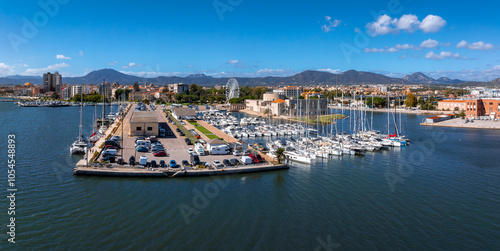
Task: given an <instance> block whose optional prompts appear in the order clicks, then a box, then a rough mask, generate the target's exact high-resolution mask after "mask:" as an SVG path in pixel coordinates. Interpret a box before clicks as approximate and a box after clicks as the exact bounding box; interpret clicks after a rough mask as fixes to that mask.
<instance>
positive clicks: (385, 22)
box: [366, 14, 446, 36]
mask: <svg viewBox="0 0 500 251" xmlns="http://www.w3.org/2000/svg"><path fill="white" fill-rule="evenodd" d="M445 25H446V21H445V20H444V19H443V18H441V17H440V16H435V15H428V16H427V17H425V18H424V20H422V22H420V21H419V20H418V17H417V16H416V15H412V14H408V15H403V16H401V18H399V19H398V18H391V17H390V16H388V15H385V14H384V15H382V16H379V17H378V18H377V19H376V21H374V22H370V23H368V24H367V25H366V29H367V32H368V34H370V35H371V36H377V35H386V34H389V33H398V32H399V31H406V32H409V33H413V32H414V31H416V30H421V31H423V32H424V33H435V32H438V31H439V30H440V29H441V28H442V27H444V26H445Z"/></svg>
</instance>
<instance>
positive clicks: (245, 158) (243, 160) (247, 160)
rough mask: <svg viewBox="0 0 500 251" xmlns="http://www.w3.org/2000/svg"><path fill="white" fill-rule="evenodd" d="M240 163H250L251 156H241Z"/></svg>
mask: <svg viewBox="0 0 500 251" xmlns="http://www.w3.org/2000/svg"><path fill="white" fill-rule="evenodd" d="M240 161H241V163H243V164H245V165H248V164H252V158H250V157H248V156H241V160H240Z"/></svg>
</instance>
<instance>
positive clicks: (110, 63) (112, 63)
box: [108, 61, 120, 65]
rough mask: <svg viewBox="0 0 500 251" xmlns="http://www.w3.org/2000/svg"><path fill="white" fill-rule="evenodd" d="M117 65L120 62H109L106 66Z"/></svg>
mask: <svg viewBox="0 0 500 251" xmlns="http://www.w3.org/2000/svg"><path fill="white" fill-rule="evenodd" d="M118 63H120V62H118V61H113V62H109V63H108V64H109V65H115V64H118Z"/></svg>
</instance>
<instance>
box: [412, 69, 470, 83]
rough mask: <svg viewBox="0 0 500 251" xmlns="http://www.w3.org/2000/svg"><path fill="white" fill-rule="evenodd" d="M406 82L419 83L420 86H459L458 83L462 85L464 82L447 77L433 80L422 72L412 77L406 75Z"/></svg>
mask: <svg viewBox="0 0 500 251" xmlns="http://www.w3.org/2000/svg"><path fill="white" fill-rule="evenodd" d="M403 79H404V80H406V81H409V82H413V83H418V84H457V83H462V82H464V81H462V80H459V79H450V78H446V77H440V78H438V79H433V78H431V77H429V76H427V75H425V74H423V73H421V72H415V73H413V74H411V75H405V76H404V77H403Z"/></svg>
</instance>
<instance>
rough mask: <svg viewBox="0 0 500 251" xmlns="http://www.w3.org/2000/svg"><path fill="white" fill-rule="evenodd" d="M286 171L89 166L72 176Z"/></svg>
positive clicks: (276, 167) (262, 167) (252, 167)
mask: <svg viewBox="0 0 500 251" xmlns="http://www.w3.org/2000/svg"><path fill="white" fill-rule="evenodd" d="M283 169H288V166H287V165H285V164H279V165H273V164H268V165H241V166H238V167H233V168H220V169H188V170H181V169H179V168H149V169H144V168H137V166H135V167H133V166H128V165H125V166H120V165H117V164H113V165H109V166H106V165H103V166H100V165H95V164H93V165H91V166H89V167H87V166H77V167H76V168H75V170H74V175H89V176H114V177H156V178H179V177H200V176H215V175H232V174H244V173H255V172H266V171H276V170H283Z"/></svg>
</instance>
